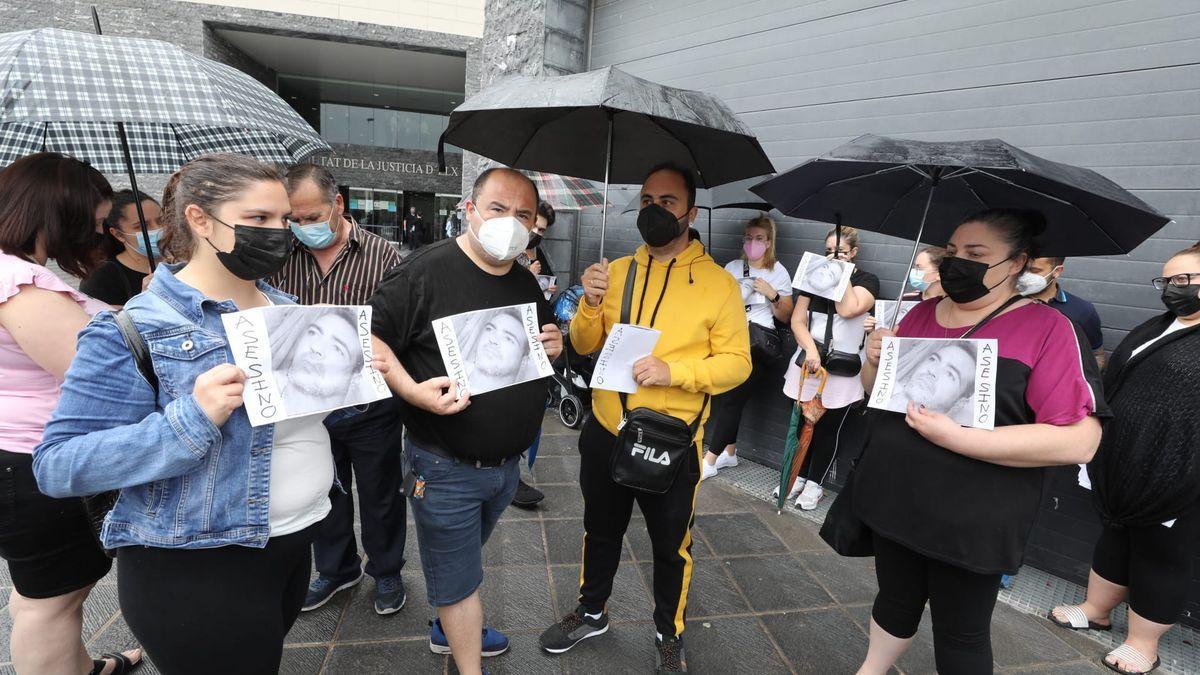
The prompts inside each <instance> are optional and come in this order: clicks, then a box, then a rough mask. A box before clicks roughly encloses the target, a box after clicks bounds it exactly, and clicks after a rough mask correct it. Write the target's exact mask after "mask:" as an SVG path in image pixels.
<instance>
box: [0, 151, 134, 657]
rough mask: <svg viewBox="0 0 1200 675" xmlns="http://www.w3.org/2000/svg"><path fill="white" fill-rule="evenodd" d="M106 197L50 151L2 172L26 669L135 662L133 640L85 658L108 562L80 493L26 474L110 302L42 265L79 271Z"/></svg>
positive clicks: (2, 488) (7, 476) (2, 333)
mask: <svg viewBox="0 0 1200 675" xmlns="http://www.w3.org/2000/svg"><path fill="white" fill-rule="evenodd" d="M112 196H113V192H112V188H111V187H109V184H108V181H106V180H105V179H104V176H102V175H101V174H100V173H99V172H98V171H96V170H95V169H93V168H91V167H89V166H87V165H86V164H84V163H82V162H80V161H78V160H75V159H71V158H69V157H65V156H63V155H59V154H57V153H39V154H35V155H30V156H28V157H25V158H23V159H20V160H18V161H16V162H14V163H13V164H12V165H10V166H9V167H7V168H6V169H4V170H3V171H0V410H3V411H4V416H3V418H0V557H3V558H4V559H5V560H6V561H7V562H8V569H9V573H10V575H11V577H12V581H13V587H14V590H13V592H12V597H11V599H10V600H9V603H8V609H9V612H10V613H11V614H12V620H13V626H12V635H11V648H12V660H13V665H14V666H15V667H16V669H17V671H18V672H22V673H64V672H76V673H86V672H91V673H98V674H101V675H119V674H120V673H125V672H129V671H130V670H132V669H133V668H135V667H137V665H138V664H140V662H141V652H140V650H131V651H129V652H126V653H124V654H116V655H113V654H108V655H105V657H104V658H102V659H98V660H93V659H92V658H91V657H90V656H88V653H87V650H86V648H85V647H84V644H83V639H82V637H81V634H80V633H81V630H82V626H83V602H84V600H86V599H87V596H88V593H89V592H90V591H91V589H92V586H93V585H94V584H95V583H96V582H97V581H99V580H100V579H101V578H103V577H104V576H105V575H106V574H108V571H109V569H110V567H111V566H112V561H111V560H109V558H108V557H107V556H106V555H105V554H104V552H103V551H102V550H101V549H100V547H99V545H97V544H96V542H95V540H94V539H93V537H92V533H91V526H90V524H89V521H88V518H87V515H86V513H85V512H84V509H83V504H82V502H80V501H79V500H78V499H51V498H50V497H46V496H45V495H43V494H41V492H39V491H38V488H37V481H36V480H35V479H34V476H33V458H32V452H33V448H34V447H35V446H36V445H37V444H38V443H40V442H41V440H42V429H43V427H44V426H45V424H46V422H47V421H48V420H49V419H50V414H51V412H53V410H54V406H55V405H56V404H57V403H58V395H59V384H60V383H61V382H62V380H63V377H64V376H65V374H66V371H67V367H68V366H69V365H70V363H71V359H72V358H73V357H74V356H75V335H76V333H78V332H79V331H80V330H82V329H83V327H84V326H85V325H86V324H87V322H88V320H89V319H90V316H91V314H94V313H96V312H97V311H100V310H102V309H106V308H107V306H106V305H104V304H102V303H100V302H98V301H96V300H93V299H91V298H89V297H87V296H86V295H83V294H82V293H79V292H78V291H76V290H74V289H72V288H71V287H70V286H68V285H66V284H65V283H63V282H62V280H60V279H59V278H58V277H57V276H56V275H55V274H54V273H53V272H51V271H50V270H48V269H46V268H45V267H44V264H45V263H46V261H47V260H49V259H51V258H53V259H54V260H55V261H56V262H57V263H58V266H59V267H60V268H62V269H63V270H64V271H66V272H68V273H70V274H72V275H75V276H77V277H83V276H86V274H87V273H88V272H89V271H90V270H91V269H92V268H93V266H94V264H95V262H96V257H97V254H98V249H97V247H96V244H97V242H98V237H97V236H96V234H97V233H98V232H99V231H100V227H101V223H102V222H103V220H104V218H105V217H106V216H107V215H108V211H109V209H110V208H111V207H112Z"/></svg>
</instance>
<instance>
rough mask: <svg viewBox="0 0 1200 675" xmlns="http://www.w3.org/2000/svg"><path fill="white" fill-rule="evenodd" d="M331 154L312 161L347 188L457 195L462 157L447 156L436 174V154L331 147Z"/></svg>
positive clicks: (357, 147) (352, 146)
mask: <svg viewBox="0 0 1200 675" xmlns="http://www.w3.org/2000/svg"><path fill="white" fill-rule="evenodd" d="M333 150H334V154H333V155H330V156H327V157H325V156H319V157H313V158H312V159H310V160H309V161H310V162H312V163H313V164H319V165H321V166H325V167H328V168H329V170H330V171H331V172H333V175H334V176H335V177H337V179H338V183H339V184H340V185H343V186H346V187H371V188H382V189H387V190H406V191H410V192H434V193H440V194H451V195H453V194H459V186H460V185H461V182H460V181H461V178H460V176H461V173H462V155H461V154H458V153H450V152H448V153H446V171H445V172H444V173H439V172H438V161H437V153H436V152H430V151H428V150H395V149H391V148H376V147H372V146H363V145H334V146H333Z"/></svg>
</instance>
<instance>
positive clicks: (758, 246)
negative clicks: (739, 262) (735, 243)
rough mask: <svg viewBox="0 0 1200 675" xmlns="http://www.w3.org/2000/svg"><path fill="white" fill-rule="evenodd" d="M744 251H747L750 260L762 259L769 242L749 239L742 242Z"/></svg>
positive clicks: (747, 257)
mask: <svg viewBox="0 0 1200 675" xmlns="http://www.w3.org/2000/svg"><path fill="white" fill-rule="evenodd" d="M742 251H744V252H745V253H746V259H748V260H754V261H758V260H762V257H763V255H764V254H766V252H767V242H765V241H748V242H746V243H744V244H742Z"/></svg>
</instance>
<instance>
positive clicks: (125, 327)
mask: <svg viewBox="0 0 1200 675" xmlns="http://www.w3.org/2000/svg"><path fill="white" fill-rule="evenodd" d="M113 318H114V319H115V320H116V323H117V330H119V331H121V339H122V340H124V341H125V346H126V347H128V348H129V353H130V354H132V355H133V360H134V362H135V363H136V364H137V369H138V372H140V373H141V374H142V377H143V378H145V379H146V382H148V383H149V384H150V386H151V388H153V389H154V391H155V393H157V392H158V376H157V375H155V374H154V365H153V364H152V363H151V361H150V348H149V347H147V346H146V341H145V340H144V339H143V338H142V334H141V333H139V332H138V329H137V326H135V325H134V323H133V318H132V317H130V316H129V312H126V311H125V310H123V309H122V310H120V311H118V312H117V313H116V314H115V315H113ZM120 496H121V491H120V490H108V491H106V492H101V493H100V494H98V495H92V496H90V497H83V498H82V499H83V509H84V511H86V512H87V518H88V523H89V524H90V525H91V528H92V537H94V538H95V540H96V545H98V546H100V548H104V544H103V543H101V541H100V531H101V530H102V529H103V528H104V519H105V517H107V516H108V513H109V511H112V510H113V507H114V506H116V504H117V498H118V497H120ZM105 553H107V554H108V556H109V557H110V558H111V557H113V553H112V551H109V550H107V549H105Z"/></svg>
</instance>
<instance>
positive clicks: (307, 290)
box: [268, 164, 407, 615]
mask: <svg viewBox="0 0 1200 675" xmlns="http://www.w3.org/2000/svg"><path fill="white" fill-rule="evenodd" d="M287 188H288V198H289V200H290V201H291V207H292V215H291V229H292V233H293V234H294V235H295V237H296V239H297V240H298V243H299V245H297V246H296V247H295V248H294V249H293V251H292V255H291V257H290V258H289V259H288V261H287V264H285V265H284V267H283V269H282V270H280V271H279V273H278V274H276V275H275V276H273V277H271V278H270V279H269V280H268V281H269V282H270V283H271V285H273V286H275V287H276V288H278V289H280V290H282V291H284V292H286V293H291V294H292V295H295V296H296V297H297V298H298V299H299V302H300V304H303V305H322V304H328V305H365V304H367V301H368V299H369V298H370V297H371V294H373V293H374V292H375V287H376V286H378V285H379V282H380V280H382V279H383V275H384V273H386V272H387V271H388V270H390V269H391V268H393V267H395V266H396V265H397V264H399V262H400V254H399V253H398V252H397V251H396V249H395V248H394V247H393V246H392V245H391V244H389V243H388V242H387V241H385V240H383V239H382V238H380V237H378V236H376V235H373V234H371V233H369V232H367V231H365V230H363V229H362V228H361V227H359V225H358V223H356V222H354V219H353V218H352V217H350V216H349V215H347V214H346V213H345V203H344V201H343V199H342V195H341V194H340V193H339V192H338V186H337V180H336V179H334V177H333V174H332V173H330V172H329V169H326V168H325V167H323V166H318V165H316V164H297V165H295V166H293V167H292V168H291V169H289V170H288V172H287ZM401 434H402V427H401V425H400V422H399V419H398V407H397V404H396V402H395V401H394V400H392V399H385V400H383V401H377V402H375V403H372V404H370V405H369V406H368V407H367V410H366V412H364V413H363V414H361V415H357V416H355V417H353V418H350V419H347V420H345V421H343V422H341V423H339V424H337V425H334V426H333V427H330V429H329V439H330V441H331V442H332V449H333V459H334V465H335V466H336V469H337V476H338V481H339V482H340V483H341V485H342V488H343V490H336V489H335V490H334V491H333V492H332V493H331V494H330V502H331V506H332V509H331V510H330V512H329V516H328V517H326V518H325V520H324V521H322V523H321V526H320V530H319V531H318V532H317V537H316V539H315V540H314V541H313V562H314V564H315V566H316V568H317V578H316V579H313V580H312V583H311V584H309V587H308V596H307V597H306V598H305V599H304V606H303V608H302V609H303V610H304V611H311V610H314V609H316V608H318V607H320V606H322V605H324V604H325V603H326V602H328V601H329V599H330V598H332V597H333V596H334V595H335V594H336V593H337V592H338V591H340V590H342V589H346V588H350V587H352V586H354V585H356V584H358V582H359V581H360V580H362V577H363V571H364V570H363V564H362V558H361V557H360V556H359V553H358V542H357V541H356V540H355V537H354V493H353V491H352V490H351V489H350V486H351V483H352V481H357V483H358V497H359V504H358V510H359V516H360V518H361V520H362V539H363V551H364V552H365V553H366V554H367V564H366V570H365V571H366V573H367V574H369V575H371V577H372V578H373V579H375V612H376V613H378V614H380V615H388V614H394V613H395V612H398V611H400V609H401V608H402V607H403V606H404V601H405V598H406V594H405V591H404V582H403V581H402V580H401V578H400V570H401V569H402V568H403V567H404V544H405V539H406V535H407V530H406V529H405V527H406V523H405V520H406V518H407V511H406V508H405V503H404V498H403V497H401V496H400V495H399V494H398V493H399V490H400V480H401V478H402V477H403V476H402V472H401V462H400V449H401V448H400V444H401Z"/></svg>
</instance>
